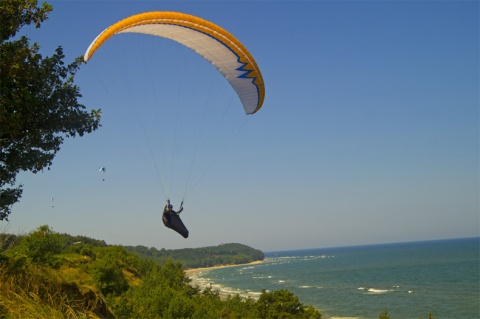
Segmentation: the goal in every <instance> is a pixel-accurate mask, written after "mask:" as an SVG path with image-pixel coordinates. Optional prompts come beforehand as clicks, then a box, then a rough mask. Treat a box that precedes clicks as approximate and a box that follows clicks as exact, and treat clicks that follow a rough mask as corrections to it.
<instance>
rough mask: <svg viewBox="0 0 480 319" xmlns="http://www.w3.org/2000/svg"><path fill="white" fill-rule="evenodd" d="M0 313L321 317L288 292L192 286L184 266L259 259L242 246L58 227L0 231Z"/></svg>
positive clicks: (257, 253) (5, 315)
mask: <svg viewBox="0 0 480 319" xmlns="http://www.w3.org/2000/svg"><path fill="white" fill-rule="evenodd" d="M0 249H1V250H0V318H172V319H173V318H175V319H176V318H320V317H321V315H320V313H319V312H318V310H316V309H314V308H313V307H311V306H306V305H303V304H302V303H301V302H300V301H299V300H298V298H297V297H296V296H294V295H293V294H292V293H291V292H289V291H287V290H278V291H272V292H267V291H263V293H262V295H261V296H260V297H259V299H258V300H254V299H250V298H247V299H245V298H241V297H240V296H238V295H232V296H229V297H227V298H221V297H220V294H219V292H218V291H214V290H212V289H209V288H207V289H205V290H203V291H201V290H200V288H199V287H198V286H192V285H190V279H189V278H188V277H186V276H185V271H184V270H185V268H186V267H197V266H207V265H208V266H210V265H212V266H213V265H219V264H236V263H245V262H250V261H255V260H262V259H263V258H264V255H263V253H262V252H261V251H259V250H256V249H253V248H251V247H248V246H245V245H241V244H222V245H219V246H214V247H204V248H196V249H181V250H164V249H162V250H157V249H154V248H147V247H143V246H137V247H123V246H112V245H108V244H107V243H105V242H104V241H102V240H95V239H91V238H87V237H84V236H71V235H68V234H59V233H57V232H54V231H53V230H52V229H51V228H49V226H47V225H44V226H40V227H38V228H37V229H36V230H34V231H32V232H30V233H29V234H27V235H14V234H0Z"/></svg>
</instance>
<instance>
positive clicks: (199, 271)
mask: <svg viewBox="0 0 480 319" xmlns="http://www.w3.org/2000/svg"><path fill="white" fill-rule="evenodd" d="M267 259H268V258H265V259H263V260H257V261H252V262H251V263H246V264H236V265H220V266H212V267H204V268H190V269H186V270H184V271H185V276H187V277H188V278H189V279H190V283H189V284H190V285H191V286H193V287H194V286H198V287H199V288H200V290H201V291H203V290H205V289H206V288H212V289H213V290H218V292H219V294H220V298H222V299H226V298H228V296H230V295H236V294H237V295H240V296H241V297H243V298H248V297H250V298H252V299H255V300H257V299H258V298H259V296H260V292H248V293H245V292H242V291H233V290H231V289H232V288H227V287H224V286H222V285H218V284H215V283H214V282H211V281H210V280H209V279H208V278H200V276H202V275H204V274H205V273H206V272H209V271H210V270H214V269H220V268H228V267H238V266H247V265H258V264H262V263H264V262H265V261H267ZM318 310H321V309H318ZM323 316H324V318H326V319H360V318H359V317H341V316H330V315H325V314H323Z"/></svg>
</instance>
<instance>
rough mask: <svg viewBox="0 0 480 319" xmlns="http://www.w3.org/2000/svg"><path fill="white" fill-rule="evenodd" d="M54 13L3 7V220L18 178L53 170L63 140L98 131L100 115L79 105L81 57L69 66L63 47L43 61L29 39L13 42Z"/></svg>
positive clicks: (23, 3)
mask: <svg viewBox="0 0 480 319" xmlns="http://www.w3.org/2000/svg"><path fill="white" fill-rule="evenodd" d="M51 10H52V7H51V6H50V5H48V4H46V3H44V4H43V5H42V7H40V8H37V1H36V0H2V1H1V2H0V21H2V23H1V25H0V220H3V219H7V218H8V215H9V214H10V213H11V206H12V205H13V204H14V203H16V202H17V201H18V200H19V199H20V197H21V195H22V186H21V185H20V186H17V187H15V181H16V176H17V174H18V173H19V172H21V171H31V172H33V173H36V172H38V171H41V170H43V169H45V168H47V169H48V168H50V166H51V165H52V161H53V158H54V157H55V155H56V153H57V152H58V151H59V150H60V145H61V144H62V143H63V141H64V138H65V137H67V138H68V137H75V136H76V135H79V136H83V135H84V134H85V133H91V132H92V131H94V130H96V129H97V128H98V127H99V126H100V124H99V121H100V111H99V110H94V111H92V112H86V111H85V106H84V105H82V104H80V103H79V102H78V98H80V97H81V94H80V89H79V88H78V87H77V86H76V85H75V84H74V76H75V73H76V72H77V71H78V69H79V68H80V65H82V63H83V60H82V59H81V58H80V57H79V58H77V59H75V60H74V61H73V62H72V63H70V64H68V65H66V66H65V65H64V62H63V60H64V58H65V55H64V54H63V50H62V48H61V47H58V48H57V49H56V50H55V53H54V54H53V55H52V56H50V57H43V56H42V55H41V54H40V53H39V50H40V46H39V45H38V44H37V43H34V44H32V45H30V42H29V39H28V38H27V37H25V36H22V37H20V38H18V39H16V40H13V41H9V39H10V38H12V37H14V36H15V35H16V34H17V32H18V31H19V30H20V29H21V28H22V27H23V26H25V25H30V24H32V23H34V24H35V26H36V27H37V28H39V27H40V25H41V23H42V22H44V21H45V20H46V19H47V17H48V13H49V12H50V11H51Z"/></svg>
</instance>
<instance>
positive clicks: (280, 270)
mask: <svg viewBox="0 0 480 319" xmlns="http://www.w3.org/2000/svg"><path fill="white" fill-rule="evenodd" d="M479 243H480V238H468V239H452V240H440V241H428V242H414V243H400V244H385V245H373V246H357V247H343V248H328V249H311V250H297V251H284V252H270V253H266V257H267V260H266V261H265V262H264V263H261V264H256V265H246V266H237V267H230V268H220V269H214V270H210V271H208V272H205V273H203V274H201V275H200V276H202V277H203V279H205V280H208V281H209V282H212V283H214V284H215V285H214V286H215V287H218V288H220V289H222V290H224V291H228V292H235V293H240V294H242V295H249V296H252V297H256V296H258V295H259V294H260V292H261V290H262V289H266V290H278V289H288V290H289V291H291V292H293V293H294V294H295V295H296V296H297V297H298V298H299V299H300V301H301V302H302V303H304V304H306V305H313V306H315V307H316V308H319V309H320V310H321V313H322V314H323V315H324V316H325V317H329V316H335V317H356V318H377V317H378V314H379V313H380V312H382V311H383V310H387V311H388V313H389V315H390V316H391V318H392V319H412V318H420V317H422V318H428V313H431V314H432V315H433V316H434V318H435V319H442V318H470V319H475V318H480V314H479V313H480V306H479V304H480V277H479V269H480V256H479V254H480V251H479Z"/></svg>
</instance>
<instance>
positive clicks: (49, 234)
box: [19, 225, 63, 267]
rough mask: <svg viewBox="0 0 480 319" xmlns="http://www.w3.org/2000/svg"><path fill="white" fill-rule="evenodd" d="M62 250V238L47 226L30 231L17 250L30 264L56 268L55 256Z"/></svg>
mask: <svg viewBox="0 0 480 319" xmlns="http://www.w3.org/2000/svg"><path fill="white" fill-rule="evenodd" d="M62 248H63V242H62V238H61V237H60V235H59V234H57V233H56V232H54V231H53V230H52V229H51V228H50V227H49V226H48V225H43V226H40V227H38V228H37V229H36V230H34V231H32V232H31V233H30V234H29V235H28V236H26V237H24V238H23V239H22V241H21V243H20V246H19V250H20V251H21V252H22V253H23V254H25V256H26V257H27V258H28V259H29V260H31V261H32V262H34V263H37V264H44V265H49V266H52V267H56V266H58V263H57V260H56V257H55V255H58V254H60V253H61V252H62Z"/></svg>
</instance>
